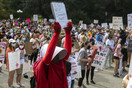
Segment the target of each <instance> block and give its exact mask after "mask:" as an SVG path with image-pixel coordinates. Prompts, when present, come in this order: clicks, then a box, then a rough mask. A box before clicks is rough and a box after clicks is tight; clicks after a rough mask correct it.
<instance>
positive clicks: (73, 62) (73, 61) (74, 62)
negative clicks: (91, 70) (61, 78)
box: [70, 57, 78, 73]
mask: <svg viewBox="0 0 132 88" xmlns="http://www.w3.org/2000/svg"><path fill="white" fill-rule="evenodd" d="M70 58H71V59H70V63H71V73H75V72H77V70H78V67H77V62H76V60H75V58H73V57H70Z"/></svg>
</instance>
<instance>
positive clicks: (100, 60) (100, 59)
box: [88, 43, 109, 69]
mask: <svg viewBox="0 0 132 88" xmlns="http://www.w3.org/2000/svg"><path fill="white" fill-rule="evenodd" d="M97 47H98V51H97V54H96V55H95V58H94V61H93V63H92V66H94V67H97V68H100V69H103V66H104V63H105V57H106V54H107V52H108V50H109V49H108V48H107V46H106V45H103V44H102V43H97ZM91 53H92V50H88V55H89V54H91Z"/></svg>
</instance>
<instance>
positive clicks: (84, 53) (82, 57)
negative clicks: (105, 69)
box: [78, 41, 91, 88]
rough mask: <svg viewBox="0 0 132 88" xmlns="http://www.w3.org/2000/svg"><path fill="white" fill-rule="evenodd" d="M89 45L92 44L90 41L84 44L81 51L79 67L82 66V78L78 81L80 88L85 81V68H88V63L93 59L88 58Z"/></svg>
mask: <svg viewBox="0 0 132 88" xmlns="http://www.w3.org/2000/svg"><path fill="white" fill-rule="evenodd" d="M89 44H90V43H89V42H88V41H87V42H85V43H83V44H82V45H81V49H80V51H79V56H78V65H79V66H81V74H82V77H81V78H80V79H79V81H78V88H81V86H82V82H83V79H84V77H85V66H87V63H88V62H90V61H91V59H90V58H89V57H88V56H87V47H88V46H89Z"/></svg>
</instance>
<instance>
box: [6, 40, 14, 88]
mask: <svg viewBox="0 0 132 88" xmlns="http://www.w3.org/2000/svg"><path fill="white" fill-rule="evenodd" d="M14 47H15V40H13V39H10V40H9V47H8V48H7V50H6V58H7V59H6V65H7V69H8V70H9V61H8V53H10V52H14ZM14 74H15V70H13V71H9V75H8V86H9V88H15V87H14V86H13V78H14Z"/></svg>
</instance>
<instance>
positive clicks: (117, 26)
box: [112, 16, 123, 30]
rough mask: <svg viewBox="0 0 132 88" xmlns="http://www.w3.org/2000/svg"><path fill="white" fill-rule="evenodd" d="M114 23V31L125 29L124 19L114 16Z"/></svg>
mask: <svg viewBox="0 0 132 88" xmlns="http://www.w3.org/2000/svg"><path fill="white" fill-rule="evenodd" d="M112 23H113V29H115V30H120V28H121V29H123V20H122V17H115V16H114V17H113V20H112Z"/></svg>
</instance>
